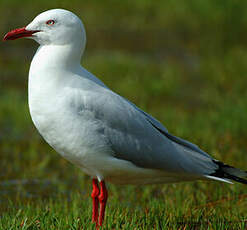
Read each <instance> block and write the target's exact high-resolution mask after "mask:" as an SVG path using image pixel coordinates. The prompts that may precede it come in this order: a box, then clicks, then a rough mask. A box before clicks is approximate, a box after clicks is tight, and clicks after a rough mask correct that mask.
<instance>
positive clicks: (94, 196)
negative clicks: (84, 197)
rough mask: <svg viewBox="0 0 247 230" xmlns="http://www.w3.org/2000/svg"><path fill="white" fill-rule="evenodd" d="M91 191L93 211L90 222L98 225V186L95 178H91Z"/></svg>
mask: <svg viewBox="0 0 247 230" xmlns="http://www.w3.org/2000/svg"><path fill="white" fill-rule="evenodd" d="M92 182H93V191H92V193H91V197H92V199H93V211H92V222H93V223H96V226H97V225H98V215H99V214H98V209H99V199H98V196H99V187H98V181H97V179H93V181H92Z"/></svg>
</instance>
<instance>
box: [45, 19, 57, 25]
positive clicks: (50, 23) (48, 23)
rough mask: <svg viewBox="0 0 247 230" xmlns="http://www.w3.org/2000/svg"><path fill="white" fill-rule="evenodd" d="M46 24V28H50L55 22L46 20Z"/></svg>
mask: <svg viewBox="0 0 247 230" xmlns="http://www.w3.org/2000/svg"><path fill="white" fill-rule="evenodd" d="M46 24H47V25H48V26H52V25H54V24H55V21H54V20H48V21H47V22H46Z"/></svg>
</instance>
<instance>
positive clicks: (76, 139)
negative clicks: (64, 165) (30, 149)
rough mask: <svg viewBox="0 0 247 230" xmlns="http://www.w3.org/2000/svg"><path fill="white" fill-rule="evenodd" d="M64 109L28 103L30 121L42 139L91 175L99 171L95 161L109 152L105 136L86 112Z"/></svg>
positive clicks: (97, 123) (98, 125) (95, 174)
mask: <svg viewBox="0 0 247 230" xmlns="http://www.w3.org/2000/svg"><path fill="white" fill-rule="evenodd" d="M44 111H46V112H44ZM58 111H59V112H58ZM68 111H69V110H65V109H64V110H62V109H60V110H56V109H55V110H53V109H52V107H51V108H50V109H49V110H48V109H37V108H33V107H30V113H31V117H32V120H33V122H34V125H35V126H36V128H37V129H38V131H39V133H40V134H41V135H42V137H43V138H44V139H45V140H46V142H47V143H48V144H49V145H50V146H52V147H53V148H54V149H55V150H56V151H57V152H58V153H59V154H60V155H62V156H63V157H64V158H66V159H67V160H69V161H70V162H71V163H73V164H75V165H76V166H78V167H80V168H81V169H82V170H83V171H84V172H85V173H87V174H89V175H91V176H93V177H95V176H97V175H98V174H100V173H99V172H98V171H99V170H98V165H97V162H98V161H100V160H101V158H104V156H106V155H108V154H110V150H109V147H108V145H107V140H106V138H105V136H104V135H103V134H102V133H100V131H99V130H100V129H101V124H99V122H97V121H96V120H95V119H93V116H91V115H90V114H82V113H80V114H78V115H77V114H70V113H69V112H68Z"/></svg>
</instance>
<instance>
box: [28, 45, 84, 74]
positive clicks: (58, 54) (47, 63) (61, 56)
mask: <svg viewBox="0 0 247 230" xmlns="http://www.w3.org/2000/svg"><path fill="white" fill-rule="evenodd" d="M82 54H83V47H81V45H78V46H76V45H74V44H73V45H72V44H68V45H41V46H40V47H39V48H38V50H37V52H36V54H35V55H34V57H33V60H32V63H31V67H30V71H32V70H35V71H38V70H42V69H46V71H47V70H48V69H50V70H52V69H53V70H54V69H60V70H67V71H69V70H72V69H76V67H78V66H80V61H81V57H82Z"/></svg>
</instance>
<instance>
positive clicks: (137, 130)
mask: <svg viewBox="0 0 247 230" xmlns="http://www.w3.org/2000/svg"><path fill="white" fill-rule="evenodd" d="M95 103H96V104H97V105H95V106H94V108H92V109H93V110H94V112H95V114H97V118H98V119H99V120H100V121H101V122H102V124H103V130H104V134H105V136H106V137H107V139H108V140H109V144H110V145H111V148H112V150H113V152H114V157H116V158H119V159H123V160H127V161H130V162H132V163H133V164H135V165H137V166H139V167H144V168H152V169H161V170H165V171H168V172H176V173H178V172H181V173H193V174H194V173H196V174H200V175H203V174H209V173H212V172H214V170H215V169H216V168H217V166H216V165H215V163H213V161H212V158H211V157H210V156H209V155H208V154H206V153H205V152H203V151H202V150H200V149H199V148H198V147H197V146H195V145H193V144H191V143H190V142H187V141H184V140H182V139H180V138H178V137H175V136H172V135H170V134H169V133H168V131H167V129H166V128H164V127H163V126H162V125H161V123H160V122H158V121H157V120H155V119H154V118H152V117H151V116H149V115H148V114H146V113H145V112H143V111H141V110H140V109H139V108H137V107H136V106H134V105H133V104H132V103H130V102H128V101H127V100H125V99H123V98H122V97H120V96H119V95H117V94H115V93H113V92H112V91H108V90H106V92H104V94H102V95H99V96H97V100H94V104H95Z"/></svg>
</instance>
